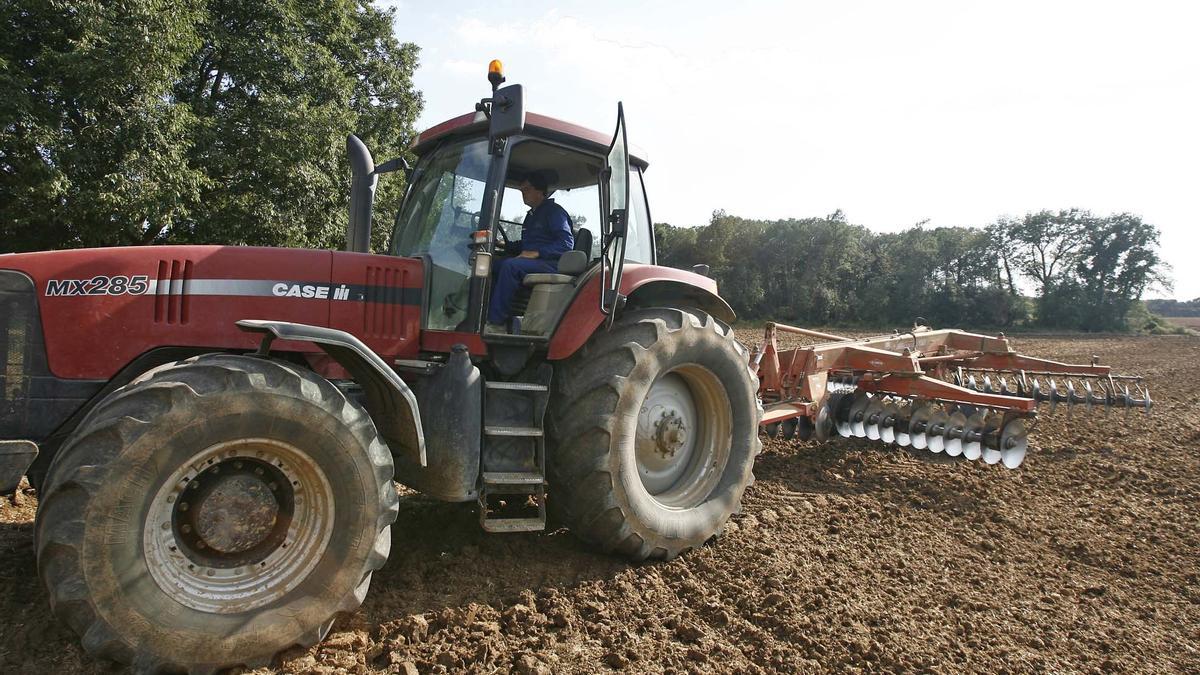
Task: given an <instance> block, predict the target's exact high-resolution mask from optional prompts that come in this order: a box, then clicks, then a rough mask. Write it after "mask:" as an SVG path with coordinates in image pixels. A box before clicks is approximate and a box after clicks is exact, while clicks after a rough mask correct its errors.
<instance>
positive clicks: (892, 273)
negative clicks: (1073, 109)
mask: <svg viewBox="0 0 1200 675" xmlns="http://www.w3.org/2000/svg"><path fill="white" fill-rule="evenodd" d="M655 231H656V235H657V243H658V254H659V262H660V264H664V265H669V266H673V267H680V268H685V269H686V268H690V267H691V266H692V265H695V264H698V263H703V264H707V265H709V266H710V268H711V275H712V276H713V277H714V278H715V279H716V280H717V281H718V283H719V284H720V289H721V295H722V296H723V297H725V298H726V300H728V301H729V303H730V304H731V305H732V306H733V308H734V309H735V310H736V311H737V312H738V315H739V316H740V317H743V318H749V319H775V320H779V321H783V322H791V323H798V324H810V325H829V324H838V325H863V326H875V327H880V326H894V327H898V326H907V325H911V324H912V323H913V322H914V321H916V320H917V319H918V318H921V319H924V320H926V321H927V322H929V323H931V324H933V325H935V326H974V327H996V328H1007V327H1015V326H1029V327H1044V328H1055V329H1070V330H1083V331H1112V330H1118V331H1119V330H1127V329H1129V328H1130V327H1131V326H1130V321H1131V317H1132V316H1134V315H1135V314H1136V313H1135V312H1134V310H1135V309H1136V308H1137V306H1138V301H1139V299H1140V298H1141V296H1142V294H1143V293H1144V292H1145V291H1146V290H1147V289H1148V288H1150V287H1152V286H1154V285H1159V286H1162V287H1164V288H1167V287H1169V285H1170V282H1169V280H1168V278H1167V276H1166V264H1165V263H1164V262H1163V261H1162V260H1161V258H1160V257H1159V232H1158V229H1157V228H1156V227H1154V226H1153V225H1151V224H1148V223H1146V222H1143V221H1142V219H1141V218H1140V217H1138V216H1136V215H1132V214H1128V213H1119V214H1112V215H1108V216H1099V215H1095V214H1093V213H1090V212H1088V211H1085V210H1080V209H1069V210H1060V211H1039V212H1036V213H1029V214H1026V215H1025V216H1023V217H1021V218H1000V219H998V220H997V221H996V222H994V223H992V224H991V225H989V226H987V227H983V228H973V227H928V226H926V225H925V224H918V225H916V226H913V227H910V228H908V229H905V230H903V231H900V232H894V233H879V232H872V231H871V230H868V229H867V228H865V227H863V226H861V225H854V224H852V223H850V222H848V221H847V220H846V218H845V216H844V214H842V213H841V212H840V211H839V212H836V213H834V214H831V215H829V216H826V217H824V218H805V219H799V220H797V219H789V220H776V221H762V220H748V219H745V218H739V217H736V216H732V215H729V214H727V213H725V212H724V211H717V212H716V213H714V214H713V216H712V219H711V220H710V221H709V222H708V224H706V225H704V226H701V227H695V228H686V227H675V226H672V225H670V224H666V223H661V224H656V225H655Z"/></svg>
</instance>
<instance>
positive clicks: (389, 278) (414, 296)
mask: <svg viewBox="0 0 1200 675" xmlns="http://www.w3.org/2000/svg"><path fill="white" fill-rule="evenodd" d="M423 280H424V268H423V267H422V264H421V261H420V259H417V258H397V257H394V256H387V255H372V254H368V253H346V252H341V251H336V252H334V253H333V278H332V281H333V284H335V285H338V284H346V285H348V286H350V287H352V288H354V289H356V290H357V289H370V290H369V291H365V292H366V295H365V297H364V298H363V301H362V302H332V303H331V304H330V313H329V325H330V327H331V328H336V329H338V330H344V331H346V332H347V333H351V334H352V335H355V336H357V337H358V339H360V340H362V341H363V342H364V343H366V345H367V346H368V347H370V348H371V349H372V350H374V351H375V352H376V353H378V354H379V355H381V356H383V357H384V358H385V360H386V359H388V358H411V357H413V356H416V355H417V352H418V350H419V348H420V339H419V338H420V329H421V305H420V297H421V286H422V284H423Z"/></svg>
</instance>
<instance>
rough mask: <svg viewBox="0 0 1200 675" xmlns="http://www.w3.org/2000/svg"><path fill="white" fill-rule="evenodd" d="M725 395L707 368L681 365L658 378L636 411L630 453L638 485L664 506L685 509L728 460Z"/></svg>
mask: <svg viewBox="0 0 1200 675" xmlns="http://www.w3.org/2000/svg"><path fill="white" fill-rule="evenodd" d="M731 430H732V420H731V413H730V406H729V398H728V396H726V395H725V390H724V387H723V385H722V384H721V382H720V381H719V380H718V379H717V377H716V376H715V375H714V374H713V373H712V372H711V371H709V370H707V369H705V368H702V367H700V366H696V365H686V366H682V367H680V368H677V369H675V370H674V371H671V372H668V373H666V374H664V375H662V376H661V377H659V378H658V379H657V380H656V381H655V382H654V384H652V385H651V386H650V390H649V391H647V392H646V398H645V400H644V401H643V402H642V406H641V410H640V411H639V413H638V421H637V431H636V439H635V445H634V452H635V457H636V461H637V471H638V477H639V478H640V479H641V483H642V487H644V488H645V489H646V492H648V493H649V494H650V496H651V497H652V498H653V499H654V500H655V501H657V502H658V503H659V504H661V505H663V506H665V507H667V508H678V509H685V508H691V507H692V506H695V505H696V504H698V503H700V502H702V501H703V500H704V499H705V498H706V497H707V495H708V494H709V493H710V492H711V491H712V489H713V488H714V487H715V486H716V484H717V481H719V480H720V476H721V472H722V471H723V470H724V468H725V463H726V462H727V461H728V458H729V447H730V439H731V433H732V432H731Z"/></svg>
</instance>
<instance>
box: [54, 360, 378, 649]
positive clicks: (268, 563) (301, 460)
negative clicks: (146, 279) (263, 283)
mask: <svg viewBox="0 0 1200 675" xmlns="http://www.w3.org/2000/svg"><path fill="white" fill-rule="evenodd" d="M44 487H45V489H44V492H43V498H42V501H41V506H40V509H39V511H38V514H37V523H36V537H37V553H38V571H39V575H40V576H41V578H42V581H43V582H44V583H45V585H46V588H47V590H48V593H49V596H50V603H51V607H52V608H53V610H54V612H55V614H57V615H58V616H59V618H61V619H62V620H64V621H65V622H66V623H68V624H69V625H70V626H71V627H72V628H73V629H75V630H76V631H77V632H78V633H79V634H80V635H82V636H83V646H84V647H85V649H87V650H88V651H89V652H91V653H92V654H94V655H96V656H99V657H103V658H108V659H112V660H115V661H119V662H123V663H127V664H131V665H132V666H133V667H134V669H135V670H137V671H150V672H157V671H180V670H186V671H191V672H197V671H199V672H204V671H215V670H218V669H221V668H226V667H230V666H237V665H245V666H248V667H252V668H253V667H259V666H263V665H266V664H268V663H269V662H270V661H271V660H272V658H273V657H274V656H275V654H277V653H278V652H279V651H282V650H284V649H287V648H289V647H291V646H293V645H301V646H307V645H311V644H313V643H315V642H318V641H319V640H321V639H322V638H323V637H324V636H325V634H326V632H328V630H329V628H330V626H331V624H332V622H333V618H334V615H335V614H336V613H338V612H348V611H353V610H354V609H356V608H357V607H358V606H359V605H360V604H361V603H362V601H363V598H364V597H365V595H366V592H367V587H368V585H369V584H370V580H371V574H372V572H374V571H375V570H377V569H379V568H380V567H381V566H382V565H383V564H384V562H385V561H386V559H387V555H388V550H389V548H390V546H391V536H390V526H391V524H392V522H393V521H394V520H395V519H396V512H397V495H396V490H395V486H394V485H393V483H392V458H391V454H390V452H389V451H388V449H387V447H386V446H385V445H384V444H383V443H382V442H381V441H380V440H379V438H378V437H377V434H376V430H375V426H374V424H373V423H372V421H371V419H370V417H369V416H368V415H367V413H366V412H365V411H364V410H363V409H362V408H361V407H359V406H358V405H356V404H354V403H352V402H350V401H348V400H347V399H346V397H345V396H344V395H343V394H342V393H341V392H340V391H339V390H338V389H337V387H335V386H334V385H333V384H332V383H330V382H329V381H327V380H325V379H323V378H321V377H319V376H317V375H316V374H314V373H312V372H310V371H308V370H305V369H303V368H300V367H297V366H294V365H291V364H288V363H283V362H279V361H272V360H267V359H263V358H256V357H249V356H231V355H220V354H214V355H206V356H200V357H196V358H194V359H190V360H187V361H182V362H178V363H174V364H169V365H166V366H162V367H160V368H157V369H155V370H153V371H151V372H149V373H147V374H145V375H143V376H142V377H141V378H139V379H138V380H136V381H134V382H132V383H130V384H129V385H127V386H125V387H123V388H121V389H119V390H117V391H115V392H114V393H113V394H111V395H110V396H109V397H108V398H106V399H105V400H104V401H102V402H101V403H100V404H98V405H97V406H96V407H95V409H94V410H93V411H92V412H91V413H90V414H89V415H88V417H87V419H85V420H84V421H83V423H82V424H81V425H80V427H79V429H78V430H77V431H76V432H75V434H74V435H73V436H72V438H71V440H70V441H68V443H67V444H66V445H65V446H64V448H63V450H62V451H61V452H60V453H59V455H58V456H57V457H56V458H55V460H54V463H53V464H52V466H51V467H50V471H49V473H48V475H47V479H46V483H45V486H44Z"/></svg>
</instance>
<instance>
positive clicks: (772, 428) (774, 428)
mask: <svg viewBox="0 0 1200 675" xmlns="http://www.w3.org/2000/svg"><path fill="white" fill-rule="evenodd" d="M763 432H765V433H766V434H767V438H775V437H776V436H778V435H779V422H775V423H774V424H768V425H766V426H764V427H763Z"/></svg>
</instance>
